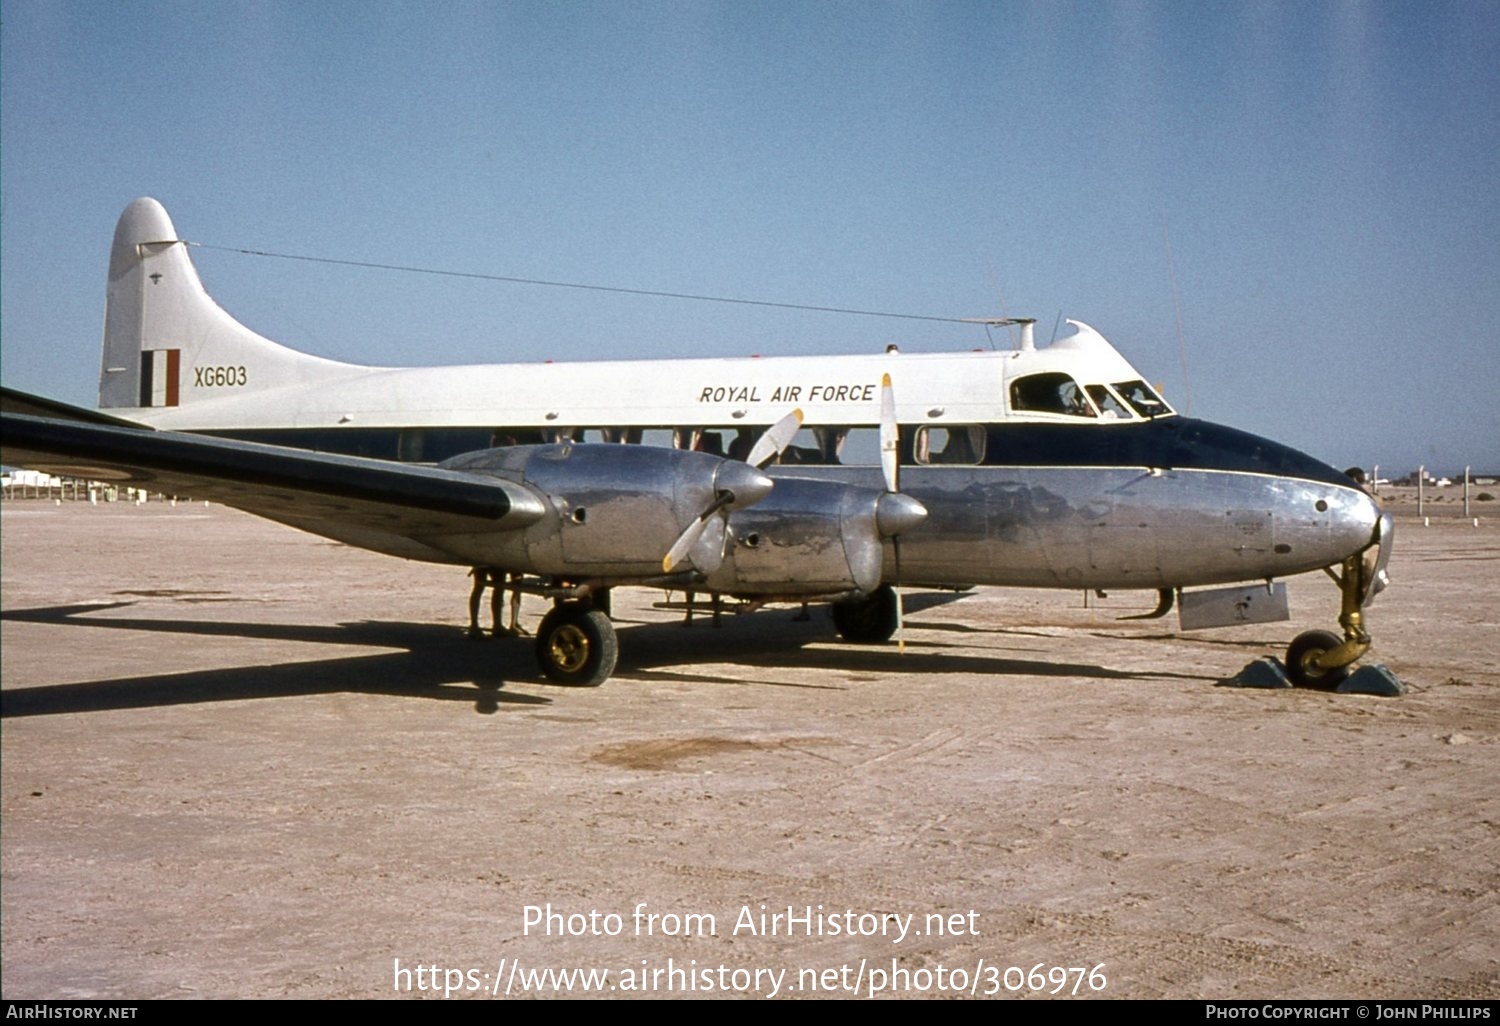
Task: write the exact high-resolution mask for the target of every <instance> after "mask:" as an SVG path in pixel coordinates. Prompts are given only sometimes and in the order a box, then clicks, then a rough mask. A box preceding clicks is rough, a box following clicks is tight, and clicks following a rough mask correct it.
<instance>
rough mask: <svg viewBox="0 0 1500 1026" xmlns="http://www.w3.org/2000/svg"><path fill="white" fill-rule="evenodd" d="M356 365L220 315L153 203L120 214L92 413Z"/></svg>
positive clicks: (328, 374)
mask: <svg viewBox="0 0 1500 1026" xmlns="http://www.w3.org/2000/svg"><path fill="white" fill-rule="evenodd" d="M356 369H357V368H355V367H353V366H351V365H349V364H343V363H337V362H335V361H333V360H325V359H322V358H321V357H316V356H309V355H307V354H306V353H299V352H297V351H296V350H294V349H288V348H287V347H285V346H282V345H278V344H277V343H275V342H272V341H271V340H270V339H268V338H264V337H262V336H260V335H257V334H256V333H255V332H253V331H251V330H250V329H249V328H247V327H245V326H244V325H243V324H241V323H239V322H238V321H236V320H235V319H234V318H233V317H231V316H229V314H227V313H225V312H224V311H223V310H222V309H221V308H220V307H219V305H218V304H217V303H215V302H214V301H213V298H212V297H211V296H209V294H208V292H207V291H205V290H204V288H203V283H202V282H201V281H200V280H199V278H198V272H197V270H195V269H194V267H193V262H192V260H191V259H189V257H188V252H187V243H186V242H184V241H182V240H181V239H179V238H178V237H177V230H176V229H175V228H174V227H173V226H172V219H171V218H170V217H168V216H167V211H166V209H165V208H164V207H163V206H162V205H161V204H160V203H158V202H157V201H156V200H154V199H151V198H149V197H142V198H141V199H138V200H135V201H134V202H133V203H131V204H130V206H128V207H126V208H125V212H124V213H123V214H121V215H120V221H119V224H118V225H116V226H115V240H114V245H113V247H112V248H111V249H110V253H109V286H108V290H107V293H106V298H105V306H104V363H103V366H102V367H101V369H100V373H99V406H100V408H101V409H118V408H160V407H172V406H185V405H189V404H191V403H195V402H201V401H205V400H212V399H221V398H229V397H234V396H239V395H244V394H246V393H249V392H253V391H260V390H263V389H269V388H281V387H284V386H287V385H293V384H311V383H314V382H317V381H322V380H327V379H330V378H333V377H341V376H344V375H346V374H348V373H349V372H350V371H353V370H356Z"/></svg>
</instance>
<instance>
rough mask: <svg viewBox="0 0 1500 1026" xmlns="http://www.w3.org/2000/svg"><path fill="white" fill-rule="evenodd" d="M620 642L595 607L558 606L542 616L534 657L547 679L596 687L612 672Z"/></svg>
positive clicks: (613, 630)
mask: <svg viewBox="0 0 1500 1026" xmlns="http://www.w3.org/2000/svg"><path fill="white" fill-rule="evenodd" d="M619 657H620V644H619V640H618V639H617V638H616V636H615V628H614V626H613V625H612V624H611V623H610V622H609V617H608V616H606V615H604V613H602V612H600V611H599V610H597V609H589V608H585V607H582V606H575V605H561V606H557V607H556V608H554V609H553V610H552V611H551V612H550V613H548V614H547V615H546V616H544V617H543V618H542V623H541V626H540V627H538V628H537V632H536V660H537V663H538V664H539V665H540V666H541V669H542V674H543V675H544V676H545V677H546V678H547V679H548V680H550V681H554V682H556V683H558V684H568V685H571V686H573V687H585V688H593V687H598V686H599V685H600V684H603V683H604V682H605V681H606V680H608V679H609V675H610V674H612V673H614V671H615V663H616V661H618V659H619Z"/></svg>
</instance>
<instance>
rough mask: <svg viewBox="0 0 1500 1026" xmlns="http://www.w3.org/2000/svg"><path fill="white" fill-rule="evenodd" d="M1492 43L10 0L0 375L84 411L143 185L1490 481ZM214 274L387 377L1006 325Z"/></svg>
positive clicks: (971, 6)
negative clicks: (1011, 319)
mask: <svg viewBox="0 0 1500 1026" xmlns="http://www.w3.org/2000/svg"><path fill="white" fill-rule="evenodd" d="M1497 47H1500V5H1497V4H1494V3H1489V2H1479V0H1474V2H1463V3H1374V4H1358V3H1315V2H1296V3H1286V4H1278V3H1254V4H1235V3H1224V2H1216V3H1079V4H1066V3H1055V2H1047V3H893V4H887V3H817V4H814V3H776V2H772V3H755V4H745V3H723V4H720V3H709V2H683V3H592V2H583V0H580V2H570V3H540V2H536V3H479V4H463V3H438V4H410V3H404V4H395V3H389V4H382V3H338V2H325V3H286V4H282V3H267V2H263V3H253V4H252V3H243V4H242V3H229V2H220V3H139V2H128V0H127V2H120V3H110V4H97V3H47V2H41V0H0V375H3V379H4V382H5V383H6V384H7V385H9V386H11V387H15V388H21V389H25V390H28V391H36V392H42V393H45V394H47V395H51V396H54V397H57V398H61V399H64V400H66V401H70V402H74V403H79V404H82V405H92V404H93V402H94V398H95V390H96V388H97V384H98V361H99V354H98V347H99V334H100V324H101V320H102V316H103V299H104V277H105V268H106V263H107V258H108V245H109V239H110V236H111V233H112V232H113V230H114V222H115V219H116V218H117V217H118V216H119V213H120V211H121V210H123V209H124V207H125V205H126V203H128V202H129V201H130V200H131V199H133V198H134V197H136V196H140V195H151V196H155V197H156V198H158V199H160V200H161V201H162V202H163V203H164V204H166V206H167V209H168V211H169V212H170V213H171V215H172V217H173V220H174V222H175V223H176V226H177V228H178V231H179V233H180V234H181V235H182V236H183V237H184V238H187V239H190V240H193V241H197V242H202V243H206V244H211V245H214V246H222V247H230V248H248V249H260V250H272V251H277V252H286V253H297V254H306V255H312V256H324V257H332V258H338V259H346V260H361V261H370V262H376V263H387V264H402V265H414V266H421V267H431V268H442V269H449V270H455V271H463V272H473V273H479V274H494V275H505V276H513V277H525V278H537V279H548V280H557V281H569V282H581V283H593V284H599V285H607V286H616V287H622V288H633V289H648V290H649V289H655V290H663V291H672V292H685V293H696V294H707V295H719V296H734V297H745V298H752V299H763V300H769V301H774V302H782V303H803V304H811V305H819V306H836V307H847V308H857V309H866V310H878V311H894V312H903V313H912V314H923V315H931V316H937V317H980V316H995V315H998V314H1001V313H1004V314H1008V315H1012V316H1023V315H1024V316H1034V317H1036V318H1037V320H1038V322H1039V328H1038V335H1039V338H1040V339H1041V340H1042V341H1045V340H1046V339H1047V338H1048V337H1049V336H1050V335H1051V333H1052V325H1053V324H1054V322H1055V321H1056V319H1057V317H1058V316H1059V314H1061V315H1062V316H1064V317H1073V318H1078V319H1081V320H1084V321H1087V322H1089V323H1091V324H1092V325H1093V326H1094V327H1096V328H1098V329H1099V330H1100V331H1102V332H1103V333H1104V334H1105V335H1106V336H1107V337H1109V338H1110V339H1111V340H1112V341H1114V342H1115V344H1116V345H1117V346H1118V347H1119V348H1120V349H1121V351H1122V352H1123V353H1124V354H1125V355H1126V357H1127V358H1128V359H1130V360H1131V361H1132V362H1133V363H1135V364H1136V366H1137V367H1138V368H1140V369H1141V370H1142V371H1143V372H1144V373H1145V374H1146V376H1147V377H1148V378H1150V379H1151V380H1153V381H1156V382H1160V383H1161V384H1162V385H1163V386H1164V388H1165V390H1166V393H1167V395H1168V397H1169V398H1170V399H1172V400H1173V401H1174V402H1175V403H1176V404H1177V405H1178V406H1179V408H1182V407H1184V406H1186V405H1188V399H1189V395H1190V396H1191V412H1192V413H1193V414H1194V415H1195V416H1201V417H1206V418H1208V419H1211V420H1217V421H1221V422H1225V423H1228V424H1232V425H1234V426H1236V427H1240V428H1244V429H1247V430H1251V431H1254V432H1257V433H1259V434H1264V435H1267V436H1269V437H1272V438H1276V439H1278V440H1280V441H1284V442H1287V443H1289V444H1291V445H1294V446H1296V447H1298V448H1300V449H1304V450H1306V451H1308V452H1310V453H1313V454H1314V455H1317V456H1319V457H1322V458H1324V459H1326V460H1328V461H1329V462H1331V463H1335V464H1338V465H1340V466H1343V465H1348V464H1352V463H1360V464H1363V465H1366V466H1368V465H1369V464H1371V463H1380V464H1381V465H1382V469H1383V470H1384V469H1385V468H1390V469H1392V470H1396V471H1400V470H1405V469H1410V468H1412V467H1415V466H1416V465H1417V464H1418V463H1426V464H1427V465H1428V466H1430V467H1435V468H1438V469H1440V470H1443V471H1452V470H1454V469H1458V468H1461V467H1462V466H1463V465H1464V464H1465V463H1472V464H1474V465H1475V467H1476V469H1478V468H1480V467H1483V468H1485V469H1489V470H1495V469H1500V413H1497V408H1500V403H1497V401H1496V400H1495V398H1493V396H1492V393H1494V392H1495V391H1496V386H1497V385H1500V350H1497V338H1496V335H1497V331H1500V187H1497V181H1500V174H1497V165H1500V160H1497V158H1500V62H1497V61H1496V60H1495V59H1494V57H1493V54H1494V53H1495V52H1497ZM1169 250H1170V254H1171V257H1170V261H1169V257H1168V253H1169ZM194 260H195V262H196V263H197V265H198V269H199V272H200V273H201V274H202V276H203V278H204V282H205V284H206V285H207V287H208V289H209V291H210V292H211V293H213V295H214V296H215V298H216V299H217V300H218V301H219V302H220V304H221V305H223V306H224V307H225V308H226V309H227V310H229V311H230V312H231V313H233V314H234V315H235V316H236V317H238V318H239V319H240V320H242V321H244V322H245V323H246V324H248V325H249V326H251V327H252V328H254V329H256V330H257V331H260V332H261V333H263V334H266V335H268V336H270V337H272V338H275V339H277V340H278V341H282V342H285V343H287V344H289V345H293V346H295V347H297V348H301V349H306V350H309V351H312V352H316V353H319V354H320V355H324V356H329V357H333V358H337V359H343V360H351V361H359V362H368V363H376V364H386V365H401V364H427V363H470V362H489V361H513V360H540V359H556V360H571V359H588V358H594V357H600V356H622V357H652V358H659V357H673V356H699V355H743V354H748V353H762V354H773V353H775V354H795V353H833V352H871V351H876V350H878V349H881V348H883V347H884V346H885V344H886V343H888V342H892V341H896V342H900V343H901V344H902V348H903V349H906V350H911V351H936V350H941V349H951V348H971V347H975V346H985V345H988V344H989V343H988V340H987V339H986V337H985V335H984V333H983V331H982V329H978V328H970V327H965V326H961V325H955V324H943V323H934V322H925V321H912V320H893V319H884V318H874V317H858V316H850V315H837V314H828V313H812V312H802V311H789V310H777V309H768V308H760V307H747V306H731V305H721V304H705V303H694V302H685V301H680V300H668V299H659V298H649V297H639V296H622V295H614V294H609V293H600V292H583V291H575V290H567V289H552V288H544V287H539V286H521V285H507V284H501V283H496V282H486V281H475V280H466V279H455V278H443V277H435V276H419V275H407V274H398V273H395V272H389V271H375V270H359V269H354V268H350V267H344V266H335V265H324V264H312V263H304V262H292V261H283V260H273V259H267V258H264V257H251V256H245V255H241V254H236V253H233V252H227V251H224V250H217V249H207V248H204V249H199V250H195V251H194ZM1172 267H1175V284H1176V290H1177V293H1178V295H1179V296H1180V302H1181V320H1182V331H1183V340H1184V345H1183V346H1181V347H1179V342H1178V330H1177V313H1176V310H1175V309H1174V302H1173V274H1172V273H1171V270H1170V268H1172ZM1002 344H1003V343H1002Z"/></svg>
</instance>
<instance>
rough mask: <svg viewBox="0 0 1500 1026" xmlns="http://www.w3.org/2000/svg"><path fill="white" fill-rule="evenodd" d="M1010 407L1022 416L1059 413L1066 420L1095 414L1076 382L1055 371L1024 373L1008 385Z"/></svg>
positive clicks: (1095, 411) (1094, 415)
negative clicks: (1026, 414) (1024, 375)
mask: <svg viewBox="0 0 1500 1026" xmlns="http://www.w3.org/2000/svg"><path fill="white" fill-rule="evenodd" d="M1010 408H1011V409H1012V410H1016V411H1020V412H1026V413H1061V414H1065V415H1067V416H1070V417H1097V416H1098V415H1099V413H1098V411H1097V410H1095V409H1094V406H1093V404H1092V403H1090V402H1089V399H1088V396H1087V395H1086V394H1085V393H1084V391H1083V389H1082V388H1080V387H1079V386H1078V382H1076V381H1074V380H1073V378H1072V377H1071V376H1069V375H1067V374H1062V373H1057V372H1052V373H1047V374H1028V375H1027V376H1026V377H1024V378H1017V379H1016V380H1015V381H1013V382H1011V386H1010Z"/></svg>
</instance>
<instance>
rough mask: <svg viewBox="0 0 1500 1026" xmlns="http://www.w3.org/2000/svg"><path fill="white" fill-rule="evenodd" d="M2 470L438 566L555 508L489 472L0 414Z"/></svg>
mask: <svg viewBox="0 0 1500 1026" xmlns="http://www.w3.org/2000/svg"><path fill="white" fill-rule="evenodd" d="M7 398H9V397H7ZM8 405H10V408H12V409H14V408H16V407H15V406H14V405H11V404H8ZM61 409H64V410H66V409H70V408H61ZM0 462H3V463H5V464H6V465H7V466H17V467H26V468H28V469H33V470H41V471H46V472H48V473H51V474H55V475H57V476H60V477H73V478H80V479H83V480H89V481H109V482H114V483H118V484H120V485H128V486H132V487H138V488H147V489H149V490H151V491H155V492H161V493H163V494H166V495H180V496H191V497H193V498H195V499H210V500H213V501H216V502H220V503H223V504H224V505H226V506H233V507H235V508H236V509H242V510H245V511H246V512H249V513H254V514H256V515H258V516H263V517H266V518H268V519H271V520H276V521H279V522H281V523H284V524H288V525H290V526H293V527H297V528H300V529H302V530H304V531H310V532H312V533H314V534H319V535H323V536H324V537H327V538H334V539H336V540H338V541H344V542H348V543H350V544H352V545H358V546H360V547H362V548H370V549H375V550H377V551H380V552H387V553H390V554H391V555H397V556H405V557H407V558H409V559H422V560H432V561H437V562H458V561H459V560H457V559H455V558H454V557H453V556H452V554H450V553H447V552H445V551H443V549H442V548H441V547H440V546H437V545H434V544H430V543H429V542H430V541H433V540H436V539H439V538H441V537H442V536H443V535H454V534H467V535H472V534H476V533H484V532H494V531H508V530H515V529H518V528H522V527H525V526H526V525H528V524H531V523H534V522H535V521H537V520H539V519H540V518H541V517H542V516H543V515H544V513H545V512H546V509H547V507H546V505H545V503H544V500H543V498H542V496H541V495H539V494H538V493H537V492H536V491H534V490H533V489H531V488H528V487H526V486H525V485H523V484H518V483H516V482H514V481H509V480H505V479H504V478H499V477H494V476H491V475H487V474H482V473H471V472H465V471H462V470H443V469H440V468H437V467H423V466H414V465H411V464H402V463H392V462H388V461H385V460H374V459H362V458H360V457H355V456H336V455H330V454H326V453H314V452H307V451H304V450H301V449H288V448H283V447H281V446H275V445H262V444H259V443H255V442H241V441H233V440H229V439H222V438H211V437H207V436H203V435H190V434H181V433H177V432H171V431H153V430H150V429H149V428H144V427H141V426H117V423H116V424H111V423H89V422H83V421H75V420H62V419H57V418H56V417H37V416H30V415H26V414H20V413H11V412H3V413H0Z"/></svg>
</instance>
